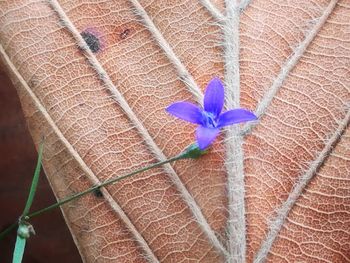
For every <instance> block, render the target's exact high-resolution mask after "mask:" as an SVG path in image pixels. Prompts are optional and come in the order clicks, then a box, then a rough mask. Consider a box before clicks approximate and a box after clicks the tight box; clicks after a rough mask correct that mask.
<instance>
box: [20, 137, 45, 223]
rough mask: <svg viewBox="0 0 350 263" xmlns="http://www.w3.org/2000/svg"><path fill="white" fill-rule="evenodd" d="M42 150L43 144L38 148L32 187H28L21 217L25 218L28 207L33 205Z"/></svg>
mask: <svg viewBox="0 0 350 263" xmlns="http://www.w3.org/2000/svg"><path fill="white" fill-rule="evenodd" d="M43 149H44V143H43V142H41V143H40V146H39V155H38V161H37V164H36V167H35V171H34V176H33V180H32V185H31V187H30V191H29V195H28V199H27V203H26V206H25V207H24V210H23V213H22V217H24V216H26V215H27V214H28V213H29V210H30V207H31V206H32V204H33V200H34V196H35V193H36V189H37V187H38V182H39V175H40V168H41V161H42V158H43Z"/></svg>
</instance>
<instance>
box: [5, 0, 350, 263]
mask: <svg viewBox="0 0 350 263" xmlns="http://www.w3.org/2000/svg"><path fill="white" fill-rule="evenodd" d="M244 7H246V9H244V10H243V8H244ZM238 10H240V12H239V11H238ZM349 21H350V3H349V1H347V0H343V1H316V0H315V1H301V0H292V1H288V2H286V3H285V2H280V3H276V1H269V0H255V1H244V0H242V1H240V3H236V2H235V1H227V2H226V5H225V4H224V3H222V2H221V1H212V2H209V1H207V0H201V1H190V0H187V1H182V0H177V1H161V0H154V1H143V0H140V1H137V0H128V1H126V0H121V1H107V0H100V1H85V0H79V1H68V0H60V1H58V2H57V1H52V0H51V1H28V0H16V1H3V2H0V44H1V47H0V54H1V58H2V60H3V62H4V63H6V64H7V66H8V71H9V74H10V75H11V77H12V79H13V81H14V83H15V84H16V86H17V88H18V94H19V96H20V98H21V102H22V107H23V109H24V112H25V115H26V118H27V120H28V123H29V126H30V129H31V133H32V136H33V138H34V141H35V142H38V141H39V139H40V137H41V136H42V135H45V137H46V148H45V162H44V167H45V171H46V174H47V175H48V177H49V180H50V183H51V185H52V187H53V190H54V192H55V194H56V196H57V198H63V197H65V196H67V195H70V194H73V193H76V192H78V191H82V190H83V189H85V188H87V187H89V186H91V185H93V184H96V183H98V182H102V181H104V180H106V179H108V178H111V177H115V176H118V175H122V174H125V173H127V172H129V171H132V170H135V169H137V168H139V167H143V166H145V165H147V164H150V163H153V162H155V161H157V160H163V159H165V158H166V157H171V156H174V155H176V154H177V153H179V152H180V151H181V150H182V149H183V148H184V147H186V146H187V145H189V144H190V143H191V142H192V141H193V130H194V127H193V126H192V125H188V124H186V123H183V122H181V121H179V120H176V119H174V118H172V117H170V116H169V115H167V114H166V113H165V111H164V108H165V107H166V106H168V105H169V104H170V103H172V102H174V101H179V100H190V101H194V102H195V101H197V102H201V99H202V96H203V94H202V92H203V90H204V88H205V85H206V83H207V82H208V81H209V80H210V79H211V78H212V77H213V76H219V77H221V78H223V79H225V80H226V84H227V85H226V103H227V105H226V106H227V107H228V108H231V107H237V106H238V105H239V102H240V104H241V106H242V107H245V108H248V109H251V110H254V111H255V112H256V113H257V114H258V115H259V116H260V119H259V122H258V123H253V124H246V125H244V126H241V127H242V130H241V129H239V128H238V127H233V128H232V129H230V130H228V132H227V133H225V134H223V135H222V136H221V138H220V140H218V142H216V143H215V144H214V146H213V147H212V149H211V151H210V154H208V155H206V156H204V157H203V158H201V159H199V160H196V161H180V162H177V163H175V164H173V165H166V166H164V167H162V168H159V169H154V170H152V171H149V172H146V173H144V174H140V175H138V176H136V177H133V178H131V179H128V180H126V181H123V182H122V183H119V184H117V185H114V186H111V187H108V188H107V189H103V190H102V192H103V197H97V196H94V195H91V196H87V197H84V198H82V199H80V200H77V201H75V202H73V203H71V204H68V205H66V206H64V207H63V209H62V211H63V214H64V216H65V218H66V222H67V224H68V226H69V228H70V230H71V232H72V235H73V238H74V240H75V242H76V244H77V246H78V249H79V251H80V253H81V256H82V258H83V260H84V261H85V262H147V261H150V262H158V261H159V262H244V261H247V262H253V261H255V262H263V261H269V262H300V261H302V262H347V261H349V260H350V252H349V251H350V249H349V243H350V233H349V229H350V216H349V214H350V212H349V210H350V209H349V207H350V192H349V184H348V182H349V181H350V173H349V168H348V167H350V165H349V156H348V149H349V147H350V141H349V132H345V134H344V135H343V133H344V131H345V130H346V127H347V125H348V122H349V99H350V92H349V86H350V76H349V74H350V73H349V68H350V63H349V61H350V24H349ZM81 32H85V33H86V32H87V33H89V34H94V35H95V36H97V38H98V39H99V41H100V45H99V48H98V49H99V50H98V52H96V53H93V52H91V51H90V50H89V49H87V46H86V44H85V42H83V39H82V38H81V35H80V33H81ZM238 33H239V34H238ZM238 44H239V45H238ZM95 51H96V50H95ZM242 132H243V135H244V136H243V135H242ZM228 188H229V189H228Z"/></svg>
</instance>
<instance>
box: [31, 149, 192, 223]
mask: <svg viewBox="0 0 350 263" xmlns="http://www.w3.org/2000/svg"><path fill="white" fill-rule="evenodd" d="M184 158H186V157H184V156H183V155H178V156H175V157H173V158H170V159H167V160H165V161H162V162H158V163H155V164H152V165H150V166H147V167H143V168H141V169H138V170H136V171H133V172H131V173H129V174H126V175H123V176H120V177H117V178H112V179H110V180H107V181H105V182H103V183H101V184H99V185H96V186H94V187H91V188H89V189H86V190H85V191H83V192H80V193H77V194H75V195H72V196H69V197H66V198H64V199H62V200H61V201H59V202H57V203H55V204H52V205H50V206H48V207H45V208H43V209H40V210H38V211H35V212H33V213H31V214H28V215H27V216H26V217H25V220H29V219H30V218H33V217H35V216H38V215H41V214H43V213H45V212H48V211H51V210H53V209H55V208H57V207H59V206H61V205H64V204H66V203H68V202H70V201H73V200H75V199H77V198H79V197H82V196H84V195H87V194H89V193H92V192H94V191H96V190H98V189H100V188H101V187H104V186H108V185H110V184H113V183H116V182H119V181H121V180H123V179H126V178H128V177H131V176H133V175H135V174H138V173H142V172H145V171H147V170H150V169H152V168H156V167H158V166H161V165H164V164H167V163H170V162H174V161H177V160H180V159H184Z"/></svg>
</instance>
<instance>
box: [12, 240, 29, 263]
mask: <svg viewBox="0 0 350 263" xmlns="http://www.w3.org/2000/svg"><path fill="white" fill-rule="evenodd" d="M26 241H27V239H26V238H22V237H20V236H19V235H17V239H16V245H15V250H14V251H13V259H12V263H21V262H22V259H23V254H24V249H25V247H26Z"/></svg>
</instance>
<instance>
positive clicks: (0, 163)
mask: <svg viewBox="0 0 350 263" xmlns="http://www.w3.org/2000/svg"><path fill="white" fill-rule="evenodd" d="M0 109H1V110H0V174H1V177H0V178H1V183H0V214H1V216H0V231H2V230H3V229H4V228H6V227H7V226H8V225H9V224H11V223H13V222H14V220H16V218H17V217H18V216H19V215H20V213H21V210H22V209H23V207H24V204H25V201H26V198H27V194H28V190H29V186H30V183H31V177H32V175H33V171H34V168H35V165H36V158H37V153H36V150H35V148H34V145H33V142H32V139H31V137H30V134H29V132H28V130H27V127H26V123H25V120H24V117H23V114H22V110H21V105H20V102H19V99H18V97H17V93H16V90H15V88H14V87H13V86H12V83H11V81H10V80H9V79H8V77H7V76H6V73H5V71H4V67H3V66H2V65H1V64H0ZM53 202H55V199H54V196H53V194H52V191H51V189H50V186H49V184H48V182H47V180H46V178H45V175H44V173H42V174H41V179H40V183H39V186H38V191H37V196H36V198H35V201H34V205H33V209H35V210H36V209H38V208H41V207H44V206H47V205H49V204H52V203H53ZM31 223H32V224H33V225H34V228H35V230H36V232H37V235H36V236H33V237H31V238H30V240H29V242H28V243H27V247H26V250H25V256H24V260H23V262H24V263H39V262H50V263H55V262H67V263H68V262H74V263H75V262H78V263H79V262H81V259H80V256H79V253H78V251H77V249H76V247H75V245H74V243H73V240H72V237H71V235H70V233H69V231H68V229H67V227H66V225H65V223H64V220H63V218H62V215H61V212H60V211H59V210H55V211H53V212H50V213H49V214H46V215H42V216H39V217H38V218H35V219H33V220H32V221H31ZM15 238H16V233H15V231H13V232H12V233H11V234H10V235H9V236H7V237H6V238H5V239H4V240H2V241H0V262H1V263H3V262H5V263H7V262H12V252H13V248H14V244H15Z"/></svg>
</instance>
